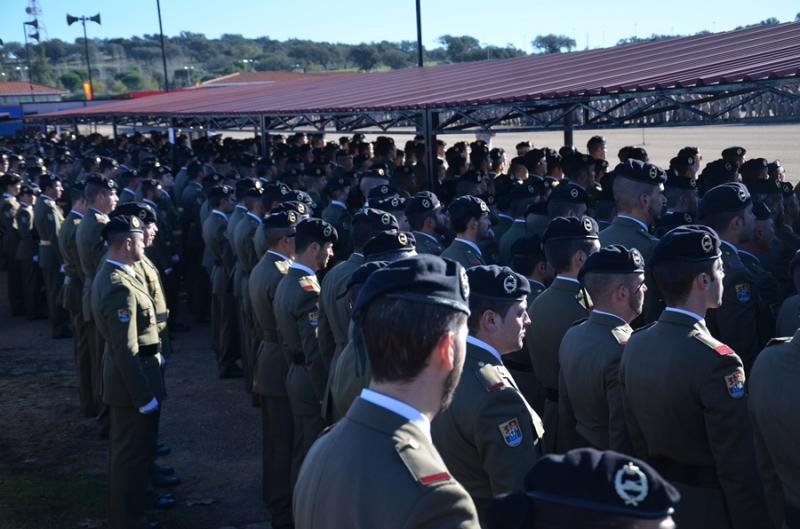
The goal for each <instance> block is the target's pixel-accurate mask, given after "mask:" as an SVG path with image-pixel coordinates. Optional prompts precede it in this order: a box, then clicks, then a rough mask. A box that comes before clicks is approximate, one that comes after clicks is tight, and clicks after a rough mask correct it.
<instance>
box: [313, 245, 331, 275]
mask: <svg viewBox="0 0 800 529" xmlns="http://www.w3.org/2000/svg"><path fill="white" fill-rule="evenodd" d="M331 257H333V243H332V242H326V243H325V244H323V245H322V246H320V247H319V251H318V252H317V270H322V269H324V268H325V267H326V266H328V261H330V260H331Z"/></svg>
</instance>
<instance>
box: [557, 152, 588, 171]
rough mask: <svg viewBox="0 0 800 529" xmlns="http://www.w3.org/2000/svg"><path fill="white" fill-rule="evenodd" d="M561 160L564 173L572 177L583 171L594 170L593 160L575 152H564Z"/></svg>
mask: <svg viewBox="0 0 800 529" xmlns="http://www.w3.org/2000/svg"><path fill="white" fill-rule="evenodd" d="M561 156H562V157H563V160H562V162H561V165H562V167H563V168H564V172H565V173H567V175H569V176H572V175H574V174H575V173H578V172H580V171H582V170H584V169H590V170H594V158H592V157H591V156H589V155H588V154H583V153H580V152H577V151H572V152H568V151H565V152H563V153H562V154H561Z"/></svg>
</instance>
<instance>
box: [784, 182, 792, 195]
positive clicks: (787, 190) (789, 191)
mask: <svg viewBox="0 0 800 529" xmlns="http://www.w3.org/2000/svg"><path fill="white" fill-rule="evenodd" d="M781 191H782V192H783V198H789V197H791V196H792V195H794V187H793V186H792V184H791V182H781Z"/></svg>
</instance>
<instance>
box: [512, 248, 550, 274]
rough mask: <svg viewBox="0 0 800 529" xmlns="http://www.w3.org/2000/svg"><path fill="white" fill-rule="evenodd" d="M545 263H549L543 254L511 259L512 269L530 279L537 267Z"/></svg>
mask: <svg viewBox="0 0 800 529" xmlns="http://www.w3.org/2000/svg"><path fill="white" fill-rule="evenodd" d="M543 261H545V262H546V261H547V259H545V257H544V254H543V253H540V254H537V255H534V256H531V255H514V256H512V257H511V269H512V270H513V271H515V272H516V273H518V274H522V275H524V276H525V277H530V275H531V274H532V273H533V272H534V270H536V266H537V265H538V264H539V263H541V262H543Z"/></svg>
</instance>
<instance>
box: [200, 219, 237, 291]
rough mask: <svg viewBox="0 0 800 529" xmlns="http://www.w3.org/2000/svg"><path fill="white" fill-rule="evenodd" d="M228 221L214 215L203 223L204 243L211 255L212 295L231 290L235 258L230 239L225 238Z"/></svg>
mask: <svg viewBox="0 0 800 529" xmlns="http://www.w3.org/2000/svg"><path fill="white" fill-rule="evenodd" d="M227 228H228V220H227V219H226V218H223V217H222V215H219V214H217V213H212V214H211V215H209V216H208V218H207V219H206V221H205V222H204V223H203V241H204V242H205V245H206V250H207V251H208V253H209V254H210V255H211V259H212V262H213V266H212V267H211V293H212V294H214V295H217V296H219V295H222V294H225V293H229V292H230V289H231V281H230V273H231V272H232V270H233V266H234V258H233V253H232V250H231V249H230V245H229V244H228V239H227V238H226V236H225V233H226V230H227Z"/></svg>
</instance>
